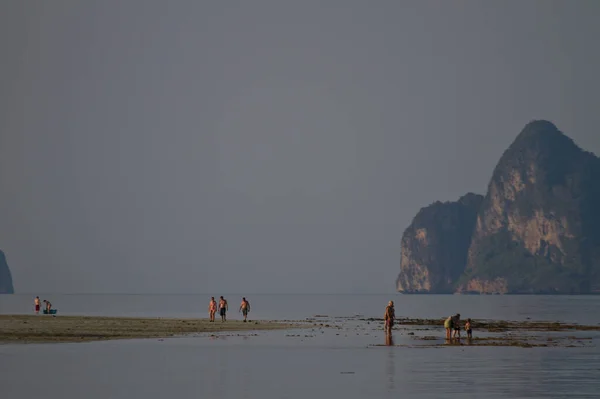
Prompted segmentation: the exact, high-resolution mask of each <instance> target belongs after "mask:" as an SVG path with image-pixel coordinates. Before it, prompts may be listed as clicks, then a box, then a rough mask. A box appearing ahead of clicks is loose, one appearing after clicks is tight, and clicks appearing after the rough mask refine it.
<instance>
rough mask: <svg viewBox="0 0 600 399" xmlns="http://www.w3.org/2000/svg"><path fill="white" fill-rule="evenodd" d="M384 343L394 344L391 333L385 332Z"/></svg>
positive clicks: (387, 344)
mask: <svg viewBox="0 0 600 399" xmlns="http://www.w3.org/2000/svg"><path fill="white" fill-rule="evenodd" d="M385 345H386V346H394V337H392V333H386V334H385Z"/></svg>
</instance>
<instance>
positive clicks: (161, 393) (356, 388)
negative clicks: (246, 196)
mask: <svg viewBox="0 0 600 399" xmlns="http://www.w3.org/2000/svg"><path fill="white" fill-rule="evenodd" d="M214 295H215V296H216V295H217V294H214ZM40 296H41V297H42V299H49V300H51V301H52V303H53V304H54V305H55V306H56V308H58V309H59V314H89V315H107V316H108V315H111V316H164V317H188V316H191V317H194V316H200V317H205V316H206V307H207V304H208V299H209V297H210V296H209V295H46V296H42V295H40ZM225 296H226V298H228V299H229V302H230V306H231V307H233V308H236V307H237V305H238V301H239V300H240V299H241V295H232V294H229V295H225ZM247 297H248V299H249V300H250V302H251V304H252V313H251V316H252V318H254V319H303V318H307V317H313V316H315V315H327V316H329V318H330V319H333V320H335V318H337V317H352V316H356V315H361V316H365V317H381V315H382V313H383V309H384V307H385V304H386V303H387V301H388V300H390V299H393V300H394V301H395V303H396V308H397V314H398V315H399V316H408V317H444V316H446V315H448V314H451V313H456V312H460V313H461V314H462V315H463V317H473V318H494V319H500V318H501V319H510V320H524V319H527V318H531V319H534V320H559V321H568V322H578V323H585V324H598V323H600V312H598V311H597V309H598V308H599V305H600V297H596V296H590V297H586V296H564V297H563V296H561V297H558V296H456V295H454V296H452V295H448V296H441V295H440V296H434V295H431V296H429V295H415V296H412V295H395V294H390V295H248V296H247ZM31 303H32V297H31V296H29V295H27V296H21V295H12V296H0V313H4V314H8V313H29V312H31V308H32V306H31ZM231 317H233V318H238V317H239V315H238V314H237V312H231ZM428 334H435V335H439V336H440V339H441V337H443V331H442V329H441V327H440V329H439V331H437V330H433V331H431V332H428ZM587 335H588V336H590V337H591V336H592V335H593V343H594V345H593V346H592V347H588V348H529V349H527V348H506V347H470V346H450V347H443V348H419V347H398V346H391V347H390V346H382V345H383V344H384V343H385V338H384V335H383V332H382V331H381V330H380V329H378V328H377V327H373V328H371V329H357V328H355V327H352V325H351V324H348V325H346V326H345V327H344V328H343V329H341V330H337V329H318V328H315V329H314V331H313V330H312V329H309V330H302V331H270V332H256V333H241V334H237V333H236V334H227V333H225V334H221V335H219V336H217V337H214V336H212V337H211V336H210V335H207V334H198V335H195V336H189V337H183V338H172V339H165V340H157V339H149V340H130V341H109V342H92V343H78V344H37V345H0V387H1V388H0V389H1V392H2V397H3V398H4V397H6V398H33V397H43V398H50V399H68V398H78V399H79V398H128V399H131V398H165V397H170V398H191V397H194V398H215V399H217V398H261V399H263V398H291V399H293V398H302V399H306V398H307V397H315V398H332V397H344V398H347V399H353V398H388V397H389V398H392V397H394V398H398V397H402V398H442V397H443V398H509V397H510V398H563V397H579V398H597V397H598V395H599V394H598V392H599V391H600V350H598V349H597V348H596V344H597V342H598V341H597V340H598V339H600V338H598V337H597V334H587ZM393 339H394V344H396V345H402V344H410V343H414V341H411V337H410V336H408V335H406V334H404V333H402V332H400V331H395V332H394V335H393Z"/></svg>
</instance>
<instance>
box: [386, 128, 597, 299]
mask: <svg viewBox="0 0 600 399" xmlns="http://www.w3.org/2000/svg"><path fill="white" fill-rule="evenodd" d="M476 206H477V209H476V210H475V211H474V213H475V215H476V216H475V217H473V219H472V225H471V228H470V230H469V228H468V227H469V225H468V223H464V222H457V221H456V220H453V221H451V222H450V224H451V226H446V227H442V223H441V222H440V220H439V219H431V223H429V225H428V229H427V231H435V232H436V233H437V236H436V238H435V240H429V241H427V242H422V243H421V244H420V246H419V245H416V241H415V239H414V238H413V239H411V237H412V236H415V237H416V234H417V230H418V227H417V229H415V222H413V224H412V225H411V226H410V227H409V228H408V229H407V230H406V232H405V234H404V237H403V239H402V260H401V272H400V276H399V277H398V289H399V290H402V291H407V292H411V291H427V292H448V291H453V290H455V291H457V292H473V293H589V292H600V159H599V158H597V157H595V156H594V155H593V154H591V153H588V152H585V151H583V150H581V149H580V148H579V147H577V145H575V143H574V142H573V141H572V140H571V139H570V138H568V137H567V136H565V135H564V134H562V133H561V132H560V131H559V130H558V129H557V128H556V126H554V125H553V124H552V123H550V122H547V121H534V122H531V123H529V124H528V125H527V126H525V128H524V129H523V130H522V132H521V133H520V134H519V135H518V136H517V138H516V140H515V141H514V142H513V144H512V145H511V146H510V147H509V148H508V149H507V150H506V152H505V153H504V154H503V156H502V157H501V159H500V161H499V162H498V165H497V166H496V168H495V170H494V173H493V176H492V179H491V181H490V183H489V186H488V192H487V194H486V196H485V198H484V199H483V200H482V201H479V202H478V203H477V205H476ZM438 207H439V206H438ZM426 209H428V208H425V210H426ZM422 212H424V210H422V211H421V212H419V214H421V213H422ZM418 218H419V215H417V217H416V218H415V221H417V219H418ZM467 219H468V218H467ZM469 220H471V219H469ZM459 236H460V237H459ZM450 239H452V240H454V241H455V243H454V244H453V248H451V249H449V248H448V247H447V246H446V245H445V244H440V243H446V242H448V240H450ZM459 243H460V244H459ZM465 243H467V244H466V247H465ZM453 251H455V252H453ZM450 254H451V256H450ZM446 259H452V262H451V265H452V266H449V265H450V262H448V263H444V265H443V266H444V267H442V263H443V262H444V261H445V260H446ZM461 259H463V263H462V265H461V264H460V260H461ZM449 267H450V268H451V269H452V272H451V273H449V272H448V271H447V269H448V268H449ZM434 282H435V283H434ZM442 282H443V283H442ZM407 287H408V288H409V289H407ZM413 287H415V288H416V289H412V288H413Z"/></svg>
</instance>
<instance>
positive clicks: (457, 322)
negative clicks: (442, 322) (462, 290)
mask: <svg viewBox="0 0 600 399" xmlns="http://www.w3.org/2000/svg"><path fill="white" fill-rule="evenodd" d="M457 335H458V339H460V313H457V314H456V316H454V334H453V338H456V336H457Z"/></svg>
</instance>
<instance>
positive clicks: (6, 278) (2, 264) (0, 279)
mask: <svg viewBox="0 0 600 399" xmlns="http://www.w3.org/2000/svg"><path fill="white" fill-rule="evenodd" d="M13 292H14V289H13V283H12V276H11V274H10V269H9V268H8V264H7V263H6V256H4V252H2V251H0V294H12V293H13Z"/></svg>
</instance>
